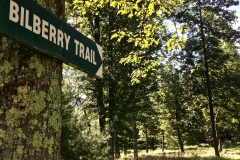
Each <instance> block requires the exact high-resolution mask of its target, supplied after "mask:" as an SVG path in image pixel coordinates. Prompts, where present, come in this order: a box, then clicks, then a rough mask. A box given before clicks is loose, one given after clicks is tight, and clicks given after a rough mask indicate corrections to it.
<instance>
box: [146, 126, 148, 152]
mask: <svg viewBox="0 0 240 160" xmlns="http://www.w3.org/2000/svg"><path fill="white" fill-rule="evenodd" d="M146 153H148V130H147V128H146Z"/></svg>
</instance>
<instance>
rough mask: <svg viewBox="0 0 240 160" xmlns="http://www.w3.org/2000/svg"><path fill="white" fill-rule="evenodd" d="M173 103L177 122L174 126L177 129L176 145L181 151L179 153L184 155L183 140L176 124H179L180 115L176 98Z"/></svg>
mask: <svg viewBox="0 0 240 160" xmlns="http://www.w3.org/2000/svg"><path fill="white" fill-rule="evenodd" d="M175 101H176V113H175V114H176V115H175V116H176V122H177V125H176V128H177V137H178V144H179V146H180V149H181V152H182V153H184V146H183V140H182V134H181V131H180V128H179V126H178V122H180V115H179V107H180V105H179V103H178V99H177V96H176V97H175Z"/></svg>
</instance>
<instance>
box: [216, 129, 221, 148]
mask: <svg viewBox="0 0 240 160" xmlns="http://www.w3.org/2000/svg"><path fill="white" fill-rule="evenodd" d="M216 131H217V140H218V151H219V152H222V140H221V135H220V132H219V128H218V125H217V124H216Z"/></svg>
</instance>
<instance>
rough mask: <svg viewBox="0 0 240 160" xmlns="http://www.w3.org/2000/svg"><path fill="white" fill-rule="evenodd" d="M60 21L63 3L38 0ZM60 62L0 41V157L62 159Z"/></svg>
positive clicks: (3, 159)
mask: <svg viewBox="0 0 240 160" xmlns="http://www.w3.org/2000/svg"><path fill="white" fill-rule="evenodd" d="M41 4H42V5H44V6H43V7H44V8H47V9H49V10H50V11H54V14H55V15H56V16H59V17H60V18H62V19H63V18H64V14H65V13H64V8H65V6H64V4H65V2H64V0H45V1H41ZM61 84H62V63H61V62H60V61H58V60H57V59H55V58H52V57H49V56H47V55H46V54H44V53H40V52H39V51H36V50H34V49H32V48H29V47H26V46H25V45H23V44H20V43H18V42H16V41H13V40H10V39H8V38H5V37H0V159H1V160H15V159H27V160H32V159H36V160H37V159H39V160H40V159H42V160H43V159H51V160H58V159H60V137H61V100H62V91H61Z"/></svg>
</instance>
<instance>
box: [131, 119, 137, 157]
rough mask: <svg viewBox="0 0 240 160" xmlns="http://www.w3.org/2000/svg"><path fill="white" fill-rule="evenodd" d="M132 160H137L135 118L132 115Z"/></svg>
mask: <svg viewBox="0 0 240 160" xmlns="http://www.w3.org/2000/svg"><path fill="white" fill-rule="evenodd" d="M132 130H133V150H134V160H138V148H137V127H136V117H135V115H134V114H132Z"/></svg>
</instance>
